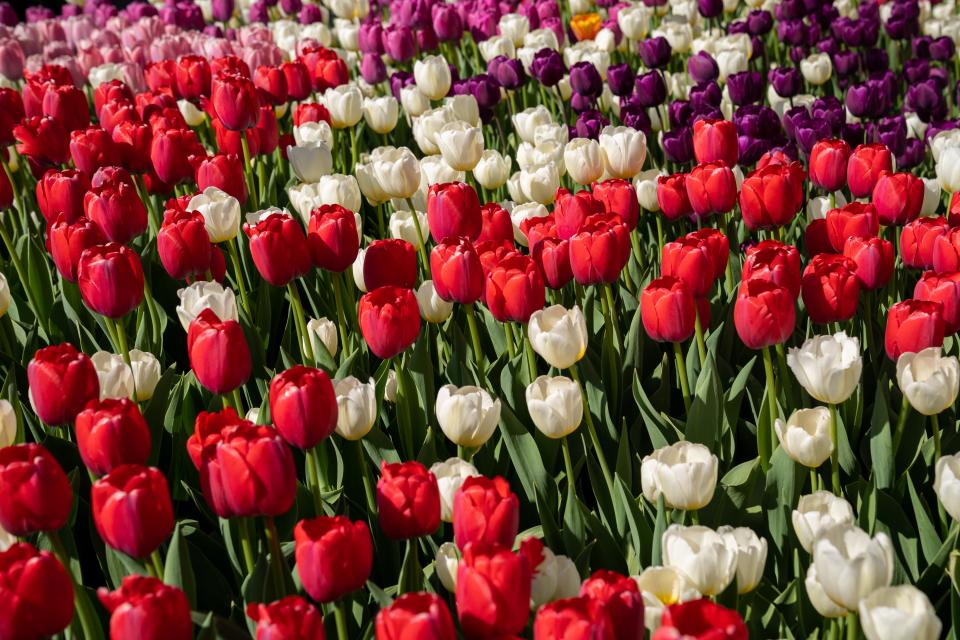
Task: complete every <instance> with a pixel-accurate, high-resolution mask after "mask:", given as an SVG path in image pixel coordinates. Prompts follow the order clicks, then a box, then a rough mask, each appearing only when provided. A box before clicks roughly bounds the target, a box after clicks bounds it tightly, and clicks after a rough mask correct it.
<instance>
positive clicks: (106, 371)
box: [90, 351, 133, 400]
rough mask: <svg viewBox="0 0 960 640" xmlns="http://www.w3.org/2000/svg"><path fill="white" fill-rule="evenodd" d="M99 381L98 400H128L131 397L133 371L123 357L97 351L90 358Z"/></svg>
mask: <svg viewBox="0 0 960 640" xmlns="http://www.w3.org/2000/svg"><path fill="white" fill-rule="evenodd" d="M90 360H91V361H93V368H94V369H96V370H97V379H98V380H99V381H100V399H101V400H106V399H108V398H110V399H113V398H129V397H130V396H132V395H133V371H131V370H130V367H128V366H127V363H126V362H124V361H123V356H121V355H117V354H115V353H110V352H109V351H97V352H96V353H95V354H93V355H92V356H90Z"/></svg>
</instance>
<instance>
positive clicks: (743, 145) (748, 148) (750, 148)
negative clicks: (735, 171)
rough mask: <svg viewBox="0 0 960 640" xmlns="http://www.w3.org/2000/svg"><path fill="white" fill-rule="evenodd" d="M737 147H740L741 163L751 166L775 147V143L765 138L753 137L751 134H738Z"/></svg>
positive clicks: (739, 161)
mask: <svg viewBox="0 0 960 640" xmlns="http://www.w3.org/2000/svg"><path fill="white" fill-rule="evenodd" d="M737 147H738V148H739V160H738V161H737V162H738V163H739V164H741V165H744V166H750V165H752V164H756V163H757V161H758V160H759V159H760V158H761V156H763V154H765V153H766V152H767V151H769V150H770V149H771V148H772V147H773V143H771V142H770V141H769V140H764V139H763V138H751V137H750V136H737Z"/></svg>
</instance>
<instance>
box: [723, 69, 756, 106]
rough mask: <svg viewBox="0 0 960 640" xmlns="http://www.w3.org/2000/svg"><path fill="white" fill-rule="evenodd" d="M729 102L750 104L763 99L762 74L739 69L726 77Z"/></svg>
mask: <svg viewBox="0 0 960 640" xmlns="http://www.w3.org/2000/svg"><path fill="white" fill-rule="evenodd" d="M727 91H728V92H729V94H730V102H732V103H733V104H735V105H738V106H739V105H744V104H752V103H754V102H760V100H762V99H763V76H761V75H760V72H759V71H741V72H740V73H734V74H732V75H730V76H729V77H728V78H727Z"/></svg>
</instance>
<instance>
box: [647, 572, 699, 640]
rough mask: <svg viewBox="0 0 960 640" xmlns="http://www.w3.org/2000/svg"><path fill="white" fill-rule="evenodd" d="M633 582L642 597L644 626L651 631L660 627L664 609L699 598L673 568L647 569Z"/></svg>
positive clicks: (680, 574)
mask: <svg viewBox="0 0 960 640" xmlns="http://www.w3.org/2000/svg"><path fill="white" fill-rule="evenodd" d="M633 580H634V582H636V583H637V587H638V588H639V589H640V594H641V595H642V596H643V618H644V624H645V626H646V627H647V628H648V629H650V630H651V631H654V630H656V629H657V627H659V626H660V618H661V616H662V615H663V610H664V609H665V608H667V607H669V606H670V605H672V604H679V603H681V602H687V601H689V600H696V599H697V598H699V597H700V592H699V591H697V590H696V589H695V588H694V587H693V585H691V584H690V581H689V580H687V578H686V577H685V576H684V575H683V574H682V573H680V572H679V571H677V570H676V569H674V568H673V567H647V568H646V569H644V570H643V573H641V574H640V575H638V576H634V578H633Z"/></svg>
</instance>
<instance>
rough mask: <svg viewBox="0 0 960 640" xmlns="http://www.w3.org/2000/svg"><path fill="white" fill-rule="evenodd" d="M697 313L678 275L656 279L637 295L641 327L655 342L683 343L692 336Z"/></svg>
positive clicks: (689, 294)
mask: <svg viewBox="0 0 960 640" xmlns="http://www.w3.org/2000/svg"><path fill="white" fill-rule="evenodd" d="M696 313H697V308H696V307H695V306H694V299H693V294H692V293H690V288H689V287H688V286H687V285H686V284H685V283H684V282H683V280H680V279H679V278H675V277H673V276H664V277H662V278H657V279H656V280H653V281H651V282H650V284H648V285H647V286H646V287H644V289H643V292H642V293H641V294H640V317H641V319H642V320H643V328H644V329H646V331H647V335H648V336H650V337H651V338H652V339H654V340H656V341H658V342H683V341H684V340H686V339H687V338H689V337H690V336H692V335H693V331H694V327H695V322H696Z"/></svg>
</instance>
